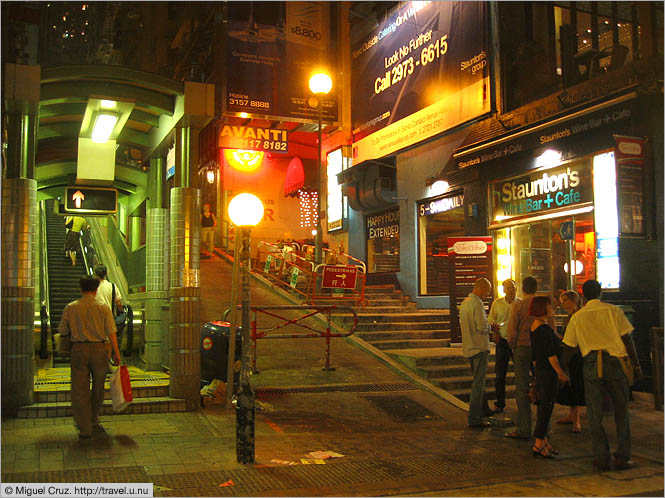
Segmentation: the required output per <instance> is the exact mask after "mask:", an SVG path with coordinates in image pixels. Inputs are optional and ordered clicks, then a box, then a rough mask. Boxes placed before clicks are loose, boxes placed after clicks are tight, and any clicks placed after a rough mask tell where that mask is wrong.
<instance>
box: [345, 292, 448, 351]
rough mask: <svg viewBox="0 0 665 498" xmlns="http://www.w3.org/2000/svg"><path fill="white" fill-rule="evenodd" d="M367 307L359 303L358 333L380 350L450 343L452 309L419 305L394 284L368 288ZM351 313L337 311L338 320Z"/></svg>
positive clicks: (429, 346)
mask: <svg viewBox="0 0 665 498" xmlns="http://www.w3.org/2000/svg"><path fill="white" fill-rule="evenodd" d="M365 298H366V299H367V305H366V306H365V307H356V308H355V310H356V312H357V313H358V326H357V328H356V332H355V335H356V336H358V337H360V338H361V339H363V340H365V341H367V342H368V343H370V344H371V345H372V346H374V347H375V348H377V349H380V350H393V349H400V350H401V349H410V348H441V347H448V346H450V312H449V311H448V310H427V311H420V310H418V309H416V304H415V303H412V302H410V301H409V298H408V296H404V295H403V294H402V291H400V290H398V289H395V286H394V285H376V286H367V287H366V288H365ZM351 319H352V315H350V314H337V315H335V320H336V321H338V322H340V323H348V321H350V320H351Z"/></svg>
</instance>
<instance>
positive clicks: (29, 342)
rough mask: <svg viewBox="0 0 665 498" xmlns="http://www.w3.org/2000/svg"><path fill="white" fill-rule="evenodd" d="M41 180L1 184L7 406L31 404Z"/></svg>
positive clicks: (5, 408) (4, 395)
mask: <svg viewBox="0 0 665 498" xmlns="http://www.w3.org/2000/svg"><path fill="white" fill-rule="evenodd" d="M37 222H38V217H37V182H36V181H35V180H30V179H26V178H7V179H5V180H3V182H2V272H0V273H1V274H2V302H1V307H2V316H1V319H2V322H1V323H2V327H1V335H0V339H1V342H0V351H1V355H2V410H3V413H8V414H12V413H14V412H15V411H16V410H17V409H18V407H20V406H23V405H27V404H32V403H33V395H34V387H33V377H34V367H33V355H34V346H33V330H34V319H35V315H34V313H35V271H34V244H35V240H36V235H35V227H36V226H37Z"/></svg>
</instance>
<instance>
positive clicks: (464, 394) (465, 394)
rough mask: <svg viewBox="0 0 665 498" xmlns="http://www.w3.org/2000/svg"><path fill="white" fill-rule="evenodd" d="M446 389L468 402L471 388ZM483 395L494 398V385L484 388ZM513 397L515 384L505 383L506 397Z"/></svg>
mask: <svg viewBox="0 0 665 498" xmlns="http://www.w3.org/2000/svg"><path fill="white" fill-rule="evenodd" d="M447 391H448V392H449V393H450V394H452V395H453V396H455V397H456V398H459V399H460V400H461V401H464V402H465V403H468V402H469V398H470V397H471V390H469V389H450V390H448V389H447ZM485 397H486V398H487V399H496V391H495V390H494V387H493V386H492V387H490V388H485ZM514 397H515V386H514V385H507V386H506V398H508V399H510V398H514Z"/></svg>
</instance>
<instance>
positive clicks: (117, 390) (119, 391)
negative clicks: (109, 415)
mask: <svg viewBox="0 0 665 498" xmlns="http://www.w3.org/2000/svg"><path fill="white" fill-rule="evenodd" d="M109 384H110V387H111V402H112V403H113V411H114V412H121V411H123V410H124V409H125V408H127V407H128V406H129V404H130V403H131V402H132V400H133V399H134V397H133V395H132V384H131V382H130V380H129V370H128V369H127V365H120V366H119V367H118V368H117V369H116V371H115V372H113V374H112V375H111V379H110V381H109Z"/></svg>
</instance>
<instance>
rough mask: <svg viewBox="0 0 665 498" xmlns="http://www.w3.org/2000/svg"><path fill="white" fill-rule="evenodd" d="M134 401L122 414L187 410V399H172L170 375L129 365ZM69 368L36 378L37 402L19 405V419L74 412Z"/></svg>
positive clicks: (108, 409) (107, 396)
mask: <svg viewBox="0 0 665 498" xmlns="http://www.w3.org/2000/svg"><path fill="white" fill-rule="evenodd" d="M129 375H130V379H131V383H132V394H133V398H134V400H133V401H132V403H130V405H129V406H128V407H127V408H126V409H125V410H123V411H122V412H121V413H122V414H123V415H124V414H132V413H163V412H184V411H186V407H185V400H183V399H174V398H169V377H168V375H166V374H164V373H162V372H144V371H142V370H140V369H138V368H135V367H131V366H130V367H129ZM108 379H109V377H108V376H107V378H106V383H105V385H104V415H112V414H113V413H114V412H113V405H112V403H111V392H110V391H109V383H108ZM71 399H72V396H71V386H70V376H69V368H68V367H62V368H48V369H45V370H43V371H41V375H40V373H38V374H37V376H36V377H35V396H34V400H35V402H34V404H32V405H27V406H23V407H21V408H19V410H18V414H17V418H50V417H69V416H71V414H72V411H71Z"/></svg>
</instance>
